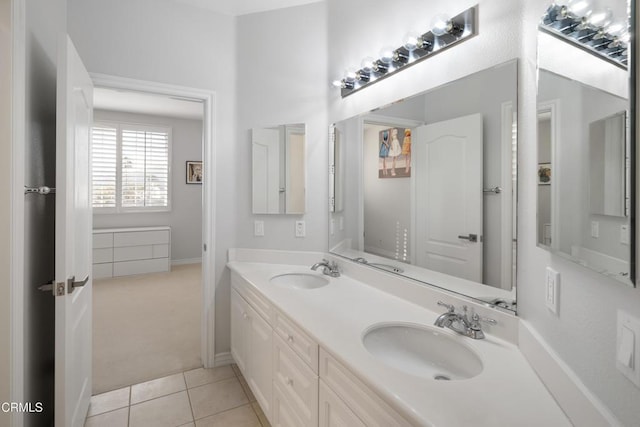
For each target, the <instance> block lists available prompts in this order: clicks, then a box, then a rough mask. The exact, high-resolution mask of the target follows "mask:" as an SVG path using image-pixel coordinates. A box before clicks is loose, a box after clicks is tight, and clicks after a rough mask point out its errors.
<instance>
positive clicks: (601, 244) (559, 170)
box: [537, 0, 635, 286]
mask: <svg viewBox="0 0 640 427" xmlns="http://www.w3.org/2000/svg"><path fill="white" fill-rule="evenodd" d="M578 3H580V4H578ZM598 6H599V8H597V7H594V6H593V4H592V3H589V2H576V1H569V2H566V1H562V2H555V3H554V4H552V5H550V6H549V8H548V9H547V11H546V13H545V14H544V16H543V17H542V19H541V21H540V26H539V31H538V99H537V102H538V169H537V175H538V176H537V181H538V217H537V229H538V232H537V243H538V245H539V246H540V247H542V248H545V249H548V250H550V251H551V252H553V253H556V254H559V255H561V256H563V257H565V258H567V259H570V260H572V261H574V262H576V263H578V264H580V265H583V266H585V267H587V268H589V269H592V270H595V271H597V272H600V273H602V274H604V275H606V276H608V277H611V278H613V279H615V280H617V281H619V282H622V283H624V284H627V285H630V286H633V285H634V283H635V271H634V256H633V254H634V251H635V247H634V245H635V236H634V228H635V227H634V220H635V219H634V206H635V200H634V197H633V194H634V192H633V191H632V188H633V183H634V182H635V154H634V152H635V144H633V143H632V141H633V139H632V133H633V132H634V123H633V116H632V114H631V111H633V106H632V105H631V93H632V91H633V87H632V80H631V71H630V69H631V68H632V67H633V64H632V61H631V60H630V55H629V52H630V50H631V49H630V47H629V31H630V26H631V22H630V20H629V10H630V9H629V8H630V3H629V2H627V1H626V0H607V1H604V2H600V3H599V4H598Z"/></svg>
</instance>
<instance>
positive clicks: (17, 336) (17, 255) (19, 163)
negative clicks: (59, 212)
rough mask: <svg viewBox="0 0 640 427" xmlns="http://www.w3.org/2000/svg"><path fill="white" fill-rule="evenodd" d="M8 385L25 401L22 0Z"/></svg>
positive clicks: (15, 50) (19, 422) (14, 112)
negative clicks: (9, 377) (9, 375)
mask: <svg viewBox="0 0 640 427" xmlns="http://www.w3.org/2000/svg"><path fill="white" fill-rule="evenodd" d="M11 39H12V46H11V62H12V64H11V67H12V70H11V156H12V159H11V182H10V188H11V200H12V209H11V219H10V221H11V224H10V227H11V243H10V244H11V260H10V266H11V267H10V268H11V271H10V275H11V282H10V288H9V293H10V304H11V309H10V310H11V314H10V316H11V345H10V348H11V350H10V351H11V356H10V357H11V359H10V364H11V367H10V368H11V379H10V381H11V383H10V386H9V388H10V392H11V400H12V401H13V402H23V401H24V314H23V307H24V286H23V285H24V165H25V143H24V141H25V138H26V110H25V109H26V99H25V98H26V78H25V74H26V20H25V0H12V2H11ZM23 425H24V415H23V414H22V413H18V412H14V413H12V414H11V426H12V427H22V426H23Z"/></svg>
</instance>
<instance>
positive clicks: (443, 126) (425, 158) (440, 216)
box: [414, 114, 483, 282]
mask: <svg viewBox="0 0 640 427" xmlns="http://www.w3.org/2000/svg"><path fill="white" fill-rule="evenodd" d="M482 124H483V123H482V115H480V114H473V115H470V116H465V117H460V118H457V119H453V120H447V121H443V122H438V123H433V124H429V125H425V126H421V127H419V128H418V129H416V137H415V139H414V140H415V142H414V145H415V149H414V150H415V151H414V156H415V168H414V169H415V173H416V181H415V191H416V263H417V265H419V266H421V267H426V268H429V269H431V270H436V271H440V272H442V273H447V274H451V275H455V276H458V277H463V278H465V279H468V280H473V281H475V282H482V264H483V263H482V261H483V259H482V253H483V244H482V234H483V220H482V216H483V191H482V190H483V188H482V185H483V159H482V157H483V156H482V154H483V136H482V135H483V133H482Z"/></svg>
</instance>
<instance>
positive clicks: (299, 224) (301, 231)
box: [296, 221, 307, 237]
mask: <svg viewBox="0 0 640 427" xmlns="http://www.w3.org/2000/svg"><path fill="white" fill-rule="evenodd" d="M306 234H307V231H306V227H305V224H304V221H296V237H304V236H305V235H306Z"/></svg>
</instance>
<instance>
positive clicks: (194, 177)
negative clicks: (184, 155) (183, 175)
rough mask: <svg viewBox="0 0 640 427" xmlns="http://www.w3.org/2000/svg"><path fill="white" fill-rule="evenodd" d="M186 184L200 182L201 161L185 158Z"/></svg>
mask: <svg viewBox="0 0 640 427" xmlns="http://www.w3.org/2000/svg"><path fill="white" fill-rule="evenodd" d="M186 171H187V184H202V162H201V161H195V160H187V168H186Z"/></svg>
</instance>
